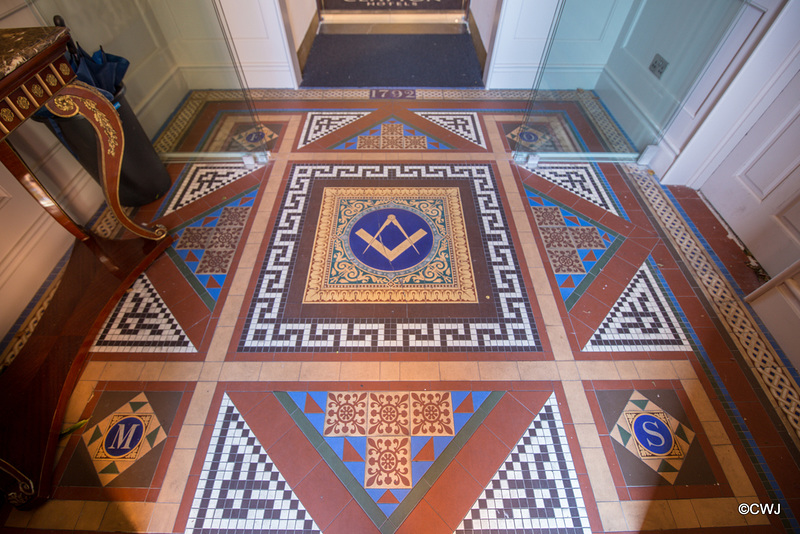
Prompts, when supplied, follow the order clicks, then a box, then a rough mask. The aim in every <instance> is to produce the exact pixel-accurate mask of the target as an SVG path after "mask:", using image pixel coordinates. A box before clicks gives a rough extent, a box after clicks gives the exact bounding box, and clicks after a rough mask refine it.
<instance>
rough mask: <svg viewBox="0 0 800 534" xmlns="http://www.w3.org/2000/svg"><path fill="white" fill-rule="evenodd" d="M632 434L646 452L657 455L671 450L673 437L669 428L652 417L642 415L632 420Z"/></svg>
mask: <svg viewBox="0 0 800 534" xmlns="http://www.w3.org/2000/svg"><path fill="white" fill-rule="evenodd" d="M633 434H634V435H635V436H636V440H637V441H638V442H639V443H640V444H641V445H642V447H644V448H645V449H647V450H648V451H650V452H651V453H653V454H657V455H664V454H667V453H668V452H670V451H671V450H672V444H673V437H672V431H671V430H670V429H669V427H668V426H667V425H666V424H665V423H664V421H662V420H661V419H659V418H658V417H656V416H654V415H650V414H649V413H643V414H641V415H638V416H636V419H634V420H633Z"/></svg>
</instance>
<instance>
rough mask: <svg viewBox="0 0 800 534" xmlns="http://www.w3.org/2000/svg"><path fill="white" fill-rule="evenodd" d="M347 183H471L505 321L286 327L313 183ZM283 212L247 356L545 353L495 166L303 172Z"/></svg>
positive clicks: (300, 168) (294, 178) (249, 330)
mask: <svg viewBox="0 0 800 534" xmlns="http://www.w3.org/2000/svg"><path fill="white" fill-rule="evenodd" d="M347 178H351V179H369V180H374V181H376V182H380V181H381V180H386V179H426V180H437V181H439V180H441V181H449V180H469V181H470V184H471V187H472V190H473V194H474V196H475V208H476V209H477V212H478V218H479V221H480V224H479V226H480V232H481V236H482V241H483V244H484V250H485V254H486V257H487V263H488V267H489V276H490V278H491V280H492V286H493V293H494V296H493V299H494V301H495V302H496V307H497V308H496V309H497V316H498V319H496V320H486V319H474V318H472V319H470V318H467V319H455V320H452V319H451V320H447V319H440V318H439V319H437V318H429V319H416V320H412V319H408V320H404V319H388V318H386V319H380V318H378V319H360V320H359V319H350V320H347V319H344V320H343V319H335V320H334V319H320V320H315V319H284V318H283V309H284V307H285V304H286V299H287V296H288V292H289V287H290V284H291V277H292V272H293V269H294V264H295V257H296V255H297V249H298V247H299V240H300V238H301V233H302V228H303V223H304V219H305V218H306V210H307V209H308V200H309V194H310V191H311V185H312V182H313V181H314V180H317V179H321V180H325V179H347ZM427 183H428V184H430V182H427ZM282 206H283V208H282V209H281V211H280V213H279V214H278V216H277V219H276V223H275V229H274V230H273V234H272V237H271V240H270V246H269V249H268V250H267V252H266V256H265V258H264V260H263V265H262V267H261V272H260V275H259V279H258V283H257V286H256V292H255V294H254V296H253V300H252V302H251V304H250V306H249V311H248V315H247V319H246V322H245V325H244V328H243V331H242V334H241V338H240V341H239V350H240V351H242V352H262V351H265V350H268V351H280V352H287V351H337V350H340V349H346V350H351V351H369V352H374V351H397V350H401V351H413V350H440V351H448V352H449V351H470V350H487V349H489V350H494V351H540V350H542V347H541V342H540V339H539V334H538V331H537V328H536V324H535V321H534V318H533V312H532V310H531V307H530V302H529V300H528V296H527V291H526V289H525V286H524V281H523V279H522V275H521V272H520V268H519V263H518V260H517V256H516V253H515V251H514V246H513V242H512V238H511V235H510V234H509V232H508V228H507V221H506V218H505V215H504V213H503V208H502V203H501V201H500V198H499V193H498V191H497V188H496V184H495V181H494V177H493V175H492V171H491V167H490V166H489V165H469V164H467V165H336V164H296V165H295V166H294V167H293V168H292V171H291V177H290V179H289V184H288V185H287V188H286V193H285V195H284V200H283V203H282Z"/></svg>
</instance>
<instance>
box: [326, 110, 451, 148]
mask: <svg viewBox="0 0 800 534" xmlns="http://www.w3.org/2000/svg"><path fill="white" fill-rule="evenodd" d="M332 148H333V149H334V150H442V149H445V150H447V149H450V148H452V147H450V146H449V145H446V144H445V143H442V142H441V141H438V140H436V139H434V138H432V137H429V136H428V135H426V134H425V133H424V132H421V131H419V130H417V129H415V128H412V127H411V126H409V125H407V124H405V123H403V122H400V121H399V120H397V119H395V118H391V119H389V120H386V121H384V122H382V123H380V124H376V125H374V126H372V127H371V128H368V129H367V130H364V131H363V132H361V133H360V134H358V135H356V136H353V137H351V138H350V139H348V140H346V141H345V142H343V143H340V144H338V145H336V146H334V147H332Z"/></svg>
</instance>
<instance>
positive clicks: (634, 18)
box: [514, 0, 745, 163]
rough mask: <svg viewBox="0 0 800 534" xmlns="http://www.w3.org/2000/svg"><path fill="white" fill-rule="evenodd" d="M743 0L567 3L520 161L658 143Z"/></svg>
mask: <svg viewBox="0 0 800 534" xmlns="http://www.w3.org/2000/svg"><path fill="white" fill-rule="evenodd" d="M744 4H745V0H704V1H703V2H696V1H695V0H559V4H558V7H557V10H556V16H555V17H554V19H553V23H552V26H551V30H550V36H549V39H548V43H547V46H546V47H545V51H544V53H543V57H542V62H541V67H540V69H539V71H538V73H537V75H536V79H535V81H534V85H533V88H532V91H531V99H530V102H529V105H528V109H527V112H526V114H525V117H524V121H523V123H522V125H521V126H520V129H519V131H518V132H517V139H516V145H515V147H514V158H515V160H516V161H517V162H520V163H525V162H527V161H528V160H529V159H530V157H531V156H535V157H537V158H539V159H549V160H560V161H570V160H595V161H631V160H635V159H637V158H638V157H639V155H640V153H641V152H642V151H643V150H644V149H645V148H646V147H647V146H648V145H655V144H657V143H658V142H659V141H660V140H661V138H662V137H663V135H664V132H665V130H666V129H667V127H668V126H669V125H670V122H671V120H672V118H673V117H674V115H675V113H676V111H677V110H678V109H679V108H680V106H681V105H682V103H683V101H684V100H685V99H686V97H687V95H688V94H689V93H690V91H691V90H692V88H693V87H694V85H695V83H696V81H697V80H698V78H699V77H700V76H701V75H702V74H703V72H704V70H705V69H706V66H707V64H708V63H709V61H710V59H711V58H712V57H713V56H714V53H715V52H716V50H717V48H718V46H719V44H720V43H721V42H722V40H723V38H724V37H725V35H726V33H727V32H728V31H729V28H730V27H731V26H732V24H733V22H735V20H736V18H737V16H738V15H739V14H740V13H741V12H742V7H743V5H744Z"/></svg>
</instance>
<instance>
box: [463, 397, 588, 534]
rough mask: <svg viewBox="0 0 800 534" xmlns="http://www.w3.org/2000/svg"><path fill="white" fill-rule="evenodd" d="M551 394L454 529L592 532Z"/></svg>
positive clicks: (483, 533)
mask: <svg viewBox="0 0 800 534" xmlns="http://www.w3.org/2000/svg"><path fill="white" fill-rule="evenodd" d="M591 531H592V530H591V527H590V525H589V516H588V514H587V512H586V504H585V502H584V500H583V494H582V493H581V487H580V483H579V482H578V475H577V472H576V470H575V464H574V463H573V461H572V454H571V453H570V450H569V442H568V440H567V435H566V432H565V431H564V423H563V422H562V419H561V414H560V412H559V410H558V401H557V400H556V397H555V395H552V396H551V397H550V399H548V401H547V403H545V405H544V406H543V407H542V409H541V411H540V412H539V413H538V414H537V415H536V417H534V419H533V421H532V422H531V424H530V426H529V427H528V430H527V431H526V432H525V434H523V436H522V439H520V440H519V442H517V445H516V446H515V447H514V448H513V449H512V450H511V454H509V455H508V458H506V460H505V462H504V463H503V466H502V467H501V468H500V470H498V472H497V474H496V475H495V476H494V477H493V478H492V480H491V482H489V484H488V486H486V489H485V490H484V491H483V493H482V494H481V496H480V497H479V498H478V500H477V501H476V502H475V504H474V506H473V507H472V509H471V510H470V512H469V513H468V514H467V516H466V517H465V518H464V520H463V521H462V522H461V524H460V525H459V526H458V528H457V529H456V531H455V532H456V533H457V534H516V533H521V532H553V533H555V532H559V533H564V534H591Z"/></svg>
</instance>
